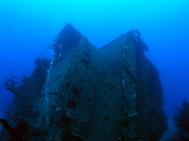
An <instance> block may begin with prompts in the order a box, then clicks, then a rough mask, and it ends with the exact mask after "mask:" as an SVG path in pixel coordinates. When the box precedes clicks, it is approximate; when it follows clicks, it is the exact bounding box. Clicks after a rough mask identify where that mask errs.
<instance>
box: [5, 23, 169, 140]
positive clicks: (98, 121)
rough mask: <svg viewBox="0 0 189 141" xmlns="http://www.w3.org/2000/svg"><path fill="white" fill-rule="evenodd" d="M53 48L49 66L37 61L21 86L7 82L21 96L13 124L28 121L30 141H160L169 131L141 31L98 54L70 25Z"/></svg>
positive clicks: (121, 38) (61, 33)
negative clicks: (14, 85) (166, 131)
mask: <svg viewBox="0 0 189 141" xmlns="http://www.w3.org/2000/svg"><path fill="white" fill-rule="evenodd" d="M51 48H52V49H53V50H54V55H53V58H52V59H51V60H50V63H49V62H48V61H47V60H45V61H44V60H43V59H38V60H37V63H36V64H37V65H36V69H35V70H34V72H33V73H32V75H31V76H30V77H29V78H24V79H23V81H22V83H21V85H20V86H17V87H13V86H12V85H10V83H9V82H7V83H6V86H7V87H9V89H10V91H12V92H13V93H15V94H16V97H17V98H16V102H15V106H14V110H13V112H12V115H10V119H11V121H12V123H14V124H18V123H19V120H21V119H22V120H23V119H24V121H25V122H26V123H27V125H28V130H27V133H23V136H25V138H26V139H27V140H28V141H42V140H45V141H158V140H159V139H160V137H161V136H162V134H163V132H164V131H165V130H166V127H167V126H166V118H165V116H164V112H163V110H162V105H163V92H162V88H161V84H160V80H159V74H158V71H157V70H156V68H155V67H154V66H153V65H152V63H151V62H150V61H149V60H148V58H147V57H146V56H145V54H144V52H145V51H146V50H148V48H147V46H146V45H145V43H144V42H143V41H142V39H141V35H140V33H139V32H138V31H137V30H132V31H130V32H128V33H126V34H123V35H121V36H120V37H118V38H117V39H116V40H114V41H112V42H110V43H109V44H107V45H105V46H103V47H102V48H100V49H97V48H95V47H94V46H93V45H92V44H91V43H90V42H89V41H88V40H87V39H86V38H85V37H84V36H82V35H81V33H79V32H78V31H77V30H76V29H74V28H73V27H72V26H71V25H66V26H65V28H64V29H63V30H62V31H61V32H60V33H59V35H58V37H57V38H56V39H55V41H54V42H53V43H52V44H51ZM40 61H41V62H40ZM44 62H45V63H44ZM47 68H48V72H47ZM33 130H35V131H36V132H37V131H39V132H37V133H38V134H37V133H35V134H34V133H33Z"/></svg>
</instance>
